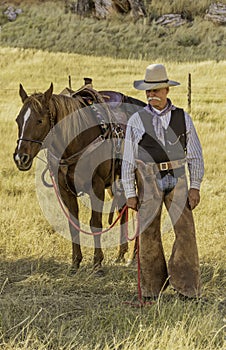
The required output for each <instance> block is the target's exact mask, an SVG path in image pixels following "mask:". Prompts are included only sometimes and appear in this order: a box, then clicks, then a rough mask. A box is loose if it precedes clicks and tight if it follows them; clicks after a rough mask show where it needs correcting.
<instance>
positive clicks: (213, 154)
mask: <svg viewBox="0 0 226 350" xmlns="http://www.w3.org/2000/svg"><path fill="white" fill-rule="evenodd" d="M0 54H1V61H0V64H1V71H0V81H1V89H2V94H1V97H0V106H1V109H0V133H1V145H2V146H1V148H0V159H1V171H0V190H1V202H0V211H1V216H0V232H1V240H0V349H2V350H12V349H13V350H36V349H37V350H72V349H73V350H75V349H76V350H91V349H92V350H113V349H114V350H119V349H120V350H122V349H123V350H134V349H136V350H141V349H142V350H143V349H145V350H146V349H147V350H157V349H158V350H194V349H195V350H213V349H214V350H215V349H216V350H223V349H224V348H225V338H224V329H225V317H226V315H225V312H226V309H225V307H226V301H225V286H226V285H225V284H226V280H225V257H224V255H225V233H226V225H225V217H226V209H225V200H224V199H225V188H226V179H225V176H224V173H225V171H224V169H225V164H226V162H225V160H226V159H225V152H223V150H224V142H225V125H226V122H225V119H224V118H223V115H224V114H225V112H226V110H225V104H224V90H223V89H222V86H223V79H224V76H223V73H222V72H224V71H225V65H226V62H221V63H218V64H217V63H214V62H203V63H200V64H195V63H192V62H187V63H185V64H171V63H166V66H167V68H168V71H169V76H170V78H171V77H172V79H175V80H178V81H180V82H181V83H182V86H181V87H179V88H178V89H177V90H173V89H172V91H171V92H170V95H171V98H172V100H173V101H174V103H175V104H177V105H179V106H181V107H184V108H186V103H187V101H186V79H187V73H188V72H189V71H190V72H192V84H193V85H192V86H193V95H192V96H193V99H192V115H193V119H194V122H195V125H196V127H197V130H198V132H199V135H200V138H201V142H202V144H203V150H204V157H205V168H206V174H205V178H204V181H203V185H202V192H201V195H202V201H201V204H200V206H199V207H198V208H197V209H196V210H195V212H194V215H195V220H196V226H197V239H198V245H199V252H200V262H201V271H202V286H203V298H204V302H201V301H199V302H196V301H186V302H183V301H182V300H180V299H178V297H177V295H176V294H175V293H174V291H173V290H171V289H168V290H167V291H166V292H165V293H164V294H162V295H161V297H160V299H159V300H158V301H157V302H156V303H154V304H153V305H152V306H150V307H145V308H142V309H140V308H134V307H131V306H130V305H128V304H126V303H125V302H127V301H129V302H131V301H134V300H135V299H136V298H137V272H136V267H130V268H126V267H125V266H123V265H115V264H114V263H113V261H114V259H115V257H116V253H117V249H116V248H111V249H110V248H109V249H104V253H105V260H104V270H105V272H106V275H105V276H104V277H101V278H96V277H94V275H93V274H92V260H93V250H92V248H87V247H83V252H84V261H83V263H82V266H81V269H80V271H79V272H78V274H77V275H75V276H71V275H70V274H69V269H70V263H71V243H70V242H69V241H68V240H66V239H65V238H64V237H62V236H61V235H59V234H56V233H53V230H52V227H51V225H50V224H49V223H48V222H47V221H46V219H45V217H44V216H43V213H42V211H41V209H40V207H39V203H38V200H37V197H36V192H35V182H34V176H35V169H34V168H33V169H32V170H31V171H30V172H28V173H21V172H19V171H18V170H17V169H16V167H15V165H14V163H13V160H12V154H13V151H14V148H15V145H16V138H17V129H16V125H15V123H14V119H15V117H16V115H17V113H18V110H19V108H20V105H21V103H20V99H19V95H18V85H19V82H22V83H23V84H24V86H25V88H27V89H28V91H29V92H33V91H34V90H35V89H37V90H38V91H43V90H45V89H46V88H47V87H48V86H49V84H50V81H53V82H54V88H55V91H56V92H60V91H61V90H62V89H63V88H64V87H65V85H67V76H68V74H71V75H72V78H73V80H72V81H73V85H74V86H73V87H74V88H77V87H79V86H80V85H81V84H82V80H83V77H84V76H91V77H92V78H93V79H94V82H95V87H97V89H100V90H101V89H104V88H112V89H116V90H119V91H122V92H124V93H128V94H130V95H132V96H134V97H137V98H143V94H142V93H140V92H138V91H135V90H133V88H132V81H133V80H135V79H140V78H142V76H143V72H144V70H145V67H146V65H147V64H149V63H150V62H145V61H132V60H127V61H124V60H114V59H109V58H92V60H90V57H86V56H79V55H66V54H55V55H54V54H48V53H44V52H41V51H32V50H18V49H0ZM50 62H51V64H50ZM100 63H101V64H100ZM59 67H60V71H61V73H60V71H59ZM207 72H208V74H206V73H207ZM74 77H76V79H75V78H74ZM210 81H211V82H212V83H211V84H210ZM213 82H214V83H213ZM219 169H220V170H221V171H220V170H219ZM85 215H86V216H87V213H85ZM163 241H164V247H165V250H166V254H167V257H168V256H169V254H170V251H171V246H172V241H173V234H172V232H171V231H170V230H167V231H166V232H165V233H164V235H163Z"/></svg>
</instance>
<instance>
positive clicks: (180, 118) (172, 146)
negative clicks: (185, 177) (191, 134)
mask: <svg viewBox="0 0 226 350" xmlns="http://www.w3.org/2000/svg"><path fill="white" fill-rule="evenodd" d="M139 115H140V118H141V120H142V123H143V125H144V129H145V133H144V135H143V137H142V139H141V141H140V142H139V150H138V158H139V159H141V160H142V161H144V162H145V163H146V162H155V163H162V162H168V161H172V160H179V159H184V158H185V156H186V124H185V117H184V111H183V109H180V108H176V109H175V110H172V111H171V119H170V123H169V126H168V128H167V129H166V130H165V129H163V130H164V138H165V145H163V144H162V143H161V142H160V141H159V140H158V139H157V137H156V134H155V131H154V127H153V123H152V118H153V116H152V115H151V113H148V112H147V111H146V110H142V111H141V112H139ZM160 118H161V117H160ZM180 170H181V169H175V170H174V171H172V170H171V171H164V172H162V174H161V175H162V176H164V175H165V174H166V173H167V172H170V173H172V174H173V173H174V175H177V176H180V175H181V171H180ZM183 172H184V169H183Z"/></svg>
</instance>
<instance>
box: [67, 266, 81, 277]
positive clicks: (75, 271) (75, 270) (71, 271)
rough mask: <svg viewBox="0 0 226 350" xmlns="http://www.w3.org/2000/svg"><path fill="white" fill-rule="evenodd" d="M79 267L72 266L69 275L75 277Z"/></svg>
mask: <svg viewBox="0 0 226 350" xmlns="http://www.w3.org/2000/svg"><path fill="white" fill-rule="evenodd" d="M78 269H79V268H78V266H73V265H72V266H71V267H70V269H69V271H68V275H69V276H73V275H75V274H76V273H77V272H78Z"/></svg>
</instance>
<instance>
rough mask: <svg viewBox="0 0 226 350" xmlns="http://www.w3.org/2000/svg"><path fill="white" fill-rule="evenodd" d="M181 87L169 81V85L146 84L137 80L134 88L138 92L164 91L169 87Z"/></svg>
mask: <svg viewBox="0 0 226 350" xmlns="http://www.w3.org/2000/svg"><path fill="white" fill-rule="evenodd" d="M177 85H180V83H178V82H177V81H173V80H168V82H167V83H146V82H145V81H144V80H135V81H134V83H133V86H134V87H135V89H137V90H154V89H162V88H166V87H169V86H177Z"/></svg>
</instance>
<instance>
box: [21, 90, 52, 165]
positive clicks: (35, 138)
mask: <svg viewBox="0 0 226 350" xmlns="http://www.w3.org/2000/svg"><path fill="white" fill-rule="evenodd" d="M52 93H53V84H51V85H50V88H49V89H48V90H47V91H46V92H44V93H35V94H32V95H31V96H28V95H27V93H26V92H25V90H24V88H23V86H22V85H21V84H20V90H19V94H20V97H21V99H22V102H23V106H22V108H21V110H20V112H19V114H18V116H17V118H16V122H17V125H18V140H17V147H16V149H15V153H14V161H15V163H16V165H17V167H18V169H19V170H23V171H26V170H29V169H30V168H31V166H32V162H33V159H34V157H35V156H36V155H37V154H38V152H39V151H40V149H41V147H42V144H43V141H44V139H45V137H46V136H47V134H48V133H49V131H50V128H51V126H52V125H51V123H52V120H51V114H50V109H49V104H50V100H51V97H52Z"/></svg>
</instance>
